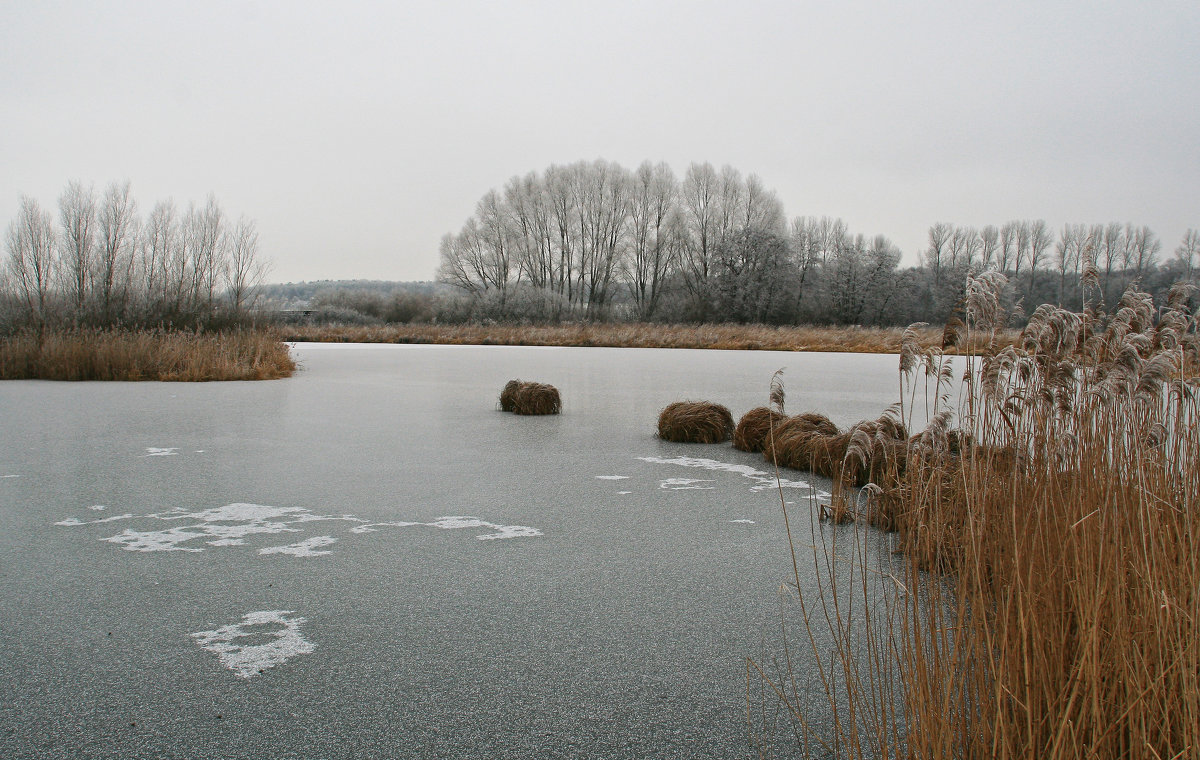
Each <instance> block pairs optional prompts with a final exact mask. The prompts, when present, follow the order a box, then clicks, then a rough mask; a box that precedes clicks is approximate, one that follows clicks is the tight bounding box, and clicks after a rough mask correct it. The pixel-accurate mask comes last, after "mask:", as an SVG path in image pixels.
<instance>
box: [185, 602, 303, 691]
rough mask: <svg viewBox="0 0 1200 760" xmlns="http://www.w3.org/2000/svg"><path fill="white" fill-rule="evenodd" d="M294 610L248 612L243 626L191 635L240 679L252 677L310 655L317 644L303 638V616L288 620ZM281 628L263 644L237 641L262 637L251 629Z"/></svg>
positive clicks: (232, 624) (221, 628)
mask: <svg viewBox="0 0 1200 760" xmlns="http://www.w3.org/2000/svg"><path fill="white" fill-rule="evenodd" d="M291 614H292V610H263V611H260V612H247V613H246V614H245V615H243V616H242V621H241V622H240V623H231V624H229V625H223V626H221V627H220V628H217V629H216V630H213V631H199V632H197V633H193V634H191V637H192V638H194V639H196V643H197V644H199V645H200V647H201V648H203V649H206V650H208V651H209V652H214V653H216V655H217V657H218V658H219V659H220V660H221V664H222V665H224V666H225V667H226V668H228V669H229V670H232V671H233V673H234V675H236V676H238V677H240V678H253V677H254V676H256V675H258V674H259V673H262V672H263V671H264V670H267V669H269V668H273V667H275V666H276V665H282V664H283V663H285V662H287V661H288V660H290V659H292V658H293V657H296V656H298V655H302V654H310V653H312V651H313V650H314V649H316V648H317V645H316V644H313V643H312V642H310V641H306V640H305V638H304V637H303V636H301V635H300V626H301V625H303V624H304V623H306V622H308V621H307V620H306V619H305V618H302V617H288V616H289V615H291ZM271 624H276V625H281V626H283V627H282V628H277V629H275V630H273V631H270V632H269V633H268V634H266V635H271V636H274V639H273V640H271V641H268V642H266V643H264V644H250V642H249V641H246V642H243V643H238V639H247V638H252V637H260V636H262V635H264V634H262V633H260V632H258V631H255V630H253V629H252V628H251V626H259V625H271Z"/></svg>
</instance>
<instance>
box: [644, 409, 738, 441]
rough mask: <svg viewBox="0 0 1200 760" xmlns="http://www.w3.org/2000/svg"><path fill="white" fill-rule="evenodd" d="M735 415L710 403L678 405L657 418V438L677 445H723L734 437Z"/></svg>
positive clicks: (664, 410) (663, 411) (664, 411)
mask: <svg viewBox="0 0 1200 760" xmlns="http://www.w3.org/2000/svg"><path fill="white" fill-rule="evenodd" d="M733 430H734V424H733V415H732V414H730V412H729V409H728V408H727V407H724V406H722V405H721V404H714V403H712V402H710V401H676V402H675V403H673V404H668V405H667V406H666V407H665V408H664V409H663V410H662V412H660V413H659V415H658V437H659V438H662V439H663V440H664V441H674V442H676V443H721V442H722V441H728V440H729V439H730V438H731V437H732V436H733Z"/></svg>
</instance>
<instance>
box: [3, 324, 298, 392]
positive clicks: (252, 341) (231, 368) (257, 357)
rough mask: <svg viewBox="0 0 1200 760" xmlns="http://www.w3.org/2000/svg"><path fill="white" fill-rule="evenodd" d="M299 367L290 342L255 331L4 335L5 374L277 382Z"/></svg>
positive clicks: (18, 377)
mask: <svg viewBox="0 0 1200 760" xmlns="http://www.w3.org/2000/svg"><path fill="white" fill-rule="evenodd" d="M295 369H296V364H295V362H293V361H292V359H291V356H290V355H289V353H288V347H287V346H286V345H284V344H283V343H280V342H279V340H278V339H277V338H276V337H275V336H273V335H270V334H267V333H264V332H256V331H235V332H228V333H195V332H167V331H134V330H90V329H80V330H64V331H53V332H46V333H42V334H38V333H36V332H23V333H18V334H16V335H12V336H8V337H3V338H0V380H29V379H38V380H163V381H182V382H202V381H210V380H273V379H277V378H283V377H290V376H291V374H292V373H293V372H294V371H295Z"/></svg>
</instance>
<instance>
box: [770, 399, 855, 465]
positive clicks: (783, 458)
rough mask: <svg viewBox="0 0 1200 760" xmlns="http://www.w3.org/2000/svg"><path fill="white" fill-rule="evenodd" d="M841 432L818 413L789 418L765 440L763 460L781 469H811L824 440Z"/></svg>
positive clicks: (806, 413)
mask: <svg viewBox="0 0 1200 760" xmlns="http://www.w3.org/2000/svg"><path fill="white" fill-rule="evenodd" d="M839 433H840V431H839V430H838V427H837V425H835V424H833V422H832V421H831V420H830V419H829V418H828V417H826V416H825V415H823V414H818V413H817V412H805V413H804V414H798V415H796V416H794V417H789V418H787V419H786V420H784V421H783V423H782V424H780V425H779V426H778V427H776V428H775V429H774V431H773V433H772V435H771V436H769V437H768V438H767V439H765V440H764V441H763V446H762V452H763V459H764V460H766V461H768V462H771V463H773V464H775V465H777V466H779V467H790V468H791V469H794V470H808V469H811V468H812V455H813V452H814V450H815V449H816V448H817V447H818V446H820V445H822V442H823V440H824V439H825V438H828V437H831V436H836V435H838V434H839Z"/></svg>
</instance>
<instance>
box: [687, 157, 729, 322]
mask: <svg viewBox="0 0 1200 760" xmlns="http://www.w3.org/2000/svg"><path fill="white" fill-rule="evenodd" d="M719 194H720V189H719V183H718V179H717V173H716V171H715V170H714V169H713V167H712V164H709V163H704V164H692V165H691V166H689V167H688V170H687V173H686V174H685V175H684V178H683V187H682V189H681V200H682V202H683V216H684V221H685V224H686V229H687V233H688V240H687V247H686V248H685V253H684V262H683V263H684V267H683V274H684V281H685V283H686V284H687V288H688V290H689V291H690V292H691V294H692V297H693V299H695V301H696V304H697V306H698V307H699V309H700V314H701V316H702V317H703V316H706V311H707V308H708V303H707V301H708V298H709V289H710V283H709V279H710V277H711V274H712V270H713V269H714V268H715V267H714V259H715V251H716V247H717V242H718V230H719V225H720V222H719V208H718V206H719V197H720V195H719Z"/></svg>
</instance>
